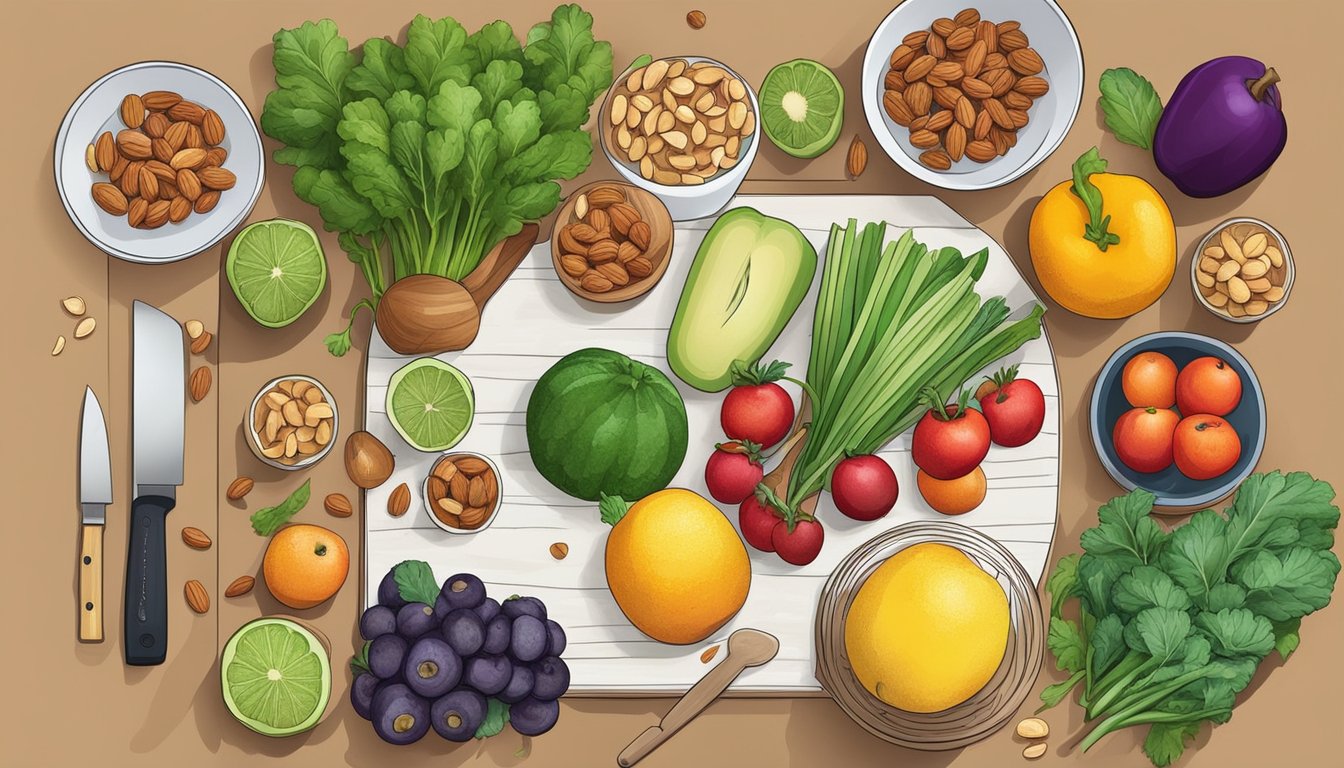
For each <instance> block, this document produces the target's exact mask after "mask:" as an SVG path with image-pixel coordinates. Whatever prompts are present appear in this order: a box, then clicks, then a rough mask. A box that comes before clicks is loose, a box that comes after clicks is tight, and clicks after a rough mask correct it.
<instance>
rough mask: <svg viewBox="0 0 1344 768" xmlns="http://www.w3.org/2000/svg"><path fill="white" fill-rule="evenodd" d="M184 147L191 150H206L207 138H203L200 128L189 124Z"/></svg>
mask: <svg viewBox="0 0 1344 768" xmlns="http://www.w3.org/2000/svg"><path fill="white" fill-rule="evenodd" d="M183 146H185V147H188V148H190V149H205V138H204V137H203V136H201V129H200V126H197V125H192V124H190V123H188V124H187V140H186V141H185V142H183Z"/></svg>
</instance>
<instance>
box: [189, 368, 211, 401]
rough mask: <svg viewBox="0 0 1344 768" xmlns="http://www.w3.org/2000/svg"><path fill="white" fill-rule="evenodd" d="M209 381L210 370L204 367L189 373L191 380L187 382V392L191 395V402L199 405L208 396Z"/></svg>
mask: <svg viewBox="0 0 1344 768" xmlns="http://www.w3.org/2000/svg"><path fill="white" fill-rule="evenodd" d="M210 380H211V376H210V369H209V368H207V367H205V366H204V365H202V366H201V367H200V368H197V369H196V370H194V371H192V372H191V378H190V379H188V380H187V392H188V393H190V394H191V401H192V402H194V403H199V402H201V401H202V400H204V399H205V396H206V395H208V394H210Z"/></svg>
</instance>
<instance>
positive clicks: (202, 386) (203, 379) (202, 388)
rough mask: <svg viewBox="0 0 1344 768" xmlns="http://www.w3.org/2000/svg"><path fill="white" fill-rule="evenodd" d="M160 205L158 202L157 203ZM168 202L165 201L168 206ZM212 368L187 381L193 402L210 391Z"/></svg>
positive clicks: (199, 369)
mask: <svg viewBox="0 0 1344 768" xmlns="http://www.w3.org/2000/svg"><path fill="white" fill-rule="evenodd" d="M155 205H158V203H155ZM167 205H168V203H166V202H165V203H164V206H167ZM210 379H211V376H210V369H209V368H207V367H205V366H204V365H203V366H201V367H200V368H197V369H196V370H194V371H192V372H191V378H190V379H189V380H188V383H187V392H189V393H190V394H191V399H192V402H196V403H199V402H201V401H202V400H204V399H205V396H206V395H207V394H209V393H210Z"/></svg>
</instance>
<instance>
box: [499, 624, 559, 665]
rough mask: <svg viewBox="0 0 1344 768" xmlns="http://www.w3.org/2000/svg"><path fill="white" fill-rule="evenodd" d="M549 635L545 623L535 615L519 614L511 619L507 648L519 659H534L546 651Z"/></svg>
mask: <svg viewBox="0 0 1344 768" xmlns="http://www.w3.org/2000/svg"><path fill="white" fill-rule="evenodd" d="M549 642H550V635H548V634H547V632H546V625H545V624H543V623H542V622H541V620H540V619H538V618H536V617H535V616H526V615H524V616H519V617H518V618H516V619H514V620H513V637H512V638H511V639H510V641H509V650H510V651H511V652H512V654H513V657H514V658H515V659H517V660H519V661H536V660H537V659H540V658H541V657H542V654H544V653H546V645H547V643H549Z"/></svg>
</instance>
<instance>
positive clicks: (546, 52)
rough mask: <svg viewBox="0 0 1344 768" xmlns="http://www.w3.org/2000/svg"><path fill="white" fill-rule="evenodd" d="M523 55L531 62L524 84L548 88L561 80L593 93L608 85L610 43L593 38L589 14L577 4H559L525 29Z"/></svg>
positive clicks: (587, 92)
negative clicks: (546, 18)
mask: <svg viewBox="0 0 1344 768" xmlns="http://www.w3.org/2000/svg"><path fill="white" fill-rule="evenodd" d="M523 55H524V57H526V59H527V61H528V62H530V63H531V64H532V65H533V68H532V74H531V77H530V79H529V81H528V85H529V86H530V87H532V88H533V90H536V91H542V90H547V91H552V92H554V91H555V90H556V88H557V87H559V86H560V85H561V84H562V83H568V84H569V85H571V86H572V87H575V88H580V89H582V90H583V92H584V93H586V94H588V95H589V96H590V98H589V99H588V100H589V101H591V96H595V95H596V94H598V93H600V92H601V91H604V90H606V89H607V87H608V86H610V85H611V77H612V72H611V62H612V58H611V45H610V44H609V43H605V42H600V43H599V42H596V41H594V39H593V17H592V15H591V14H589V13H587V12H585V11H584V10H583V9H582V8H580V7H579V6H577V5H573V4H570V5H561V6H559V7H557V8H556V9H555V11H554V12H553V13H552V14H551V20H550V22H542V23H541V24H538V25H536V26H534V27H533V28H532V29H531V30H529V31H528V33H527V47H526V48H524V49H523Z"/></svg>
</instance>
